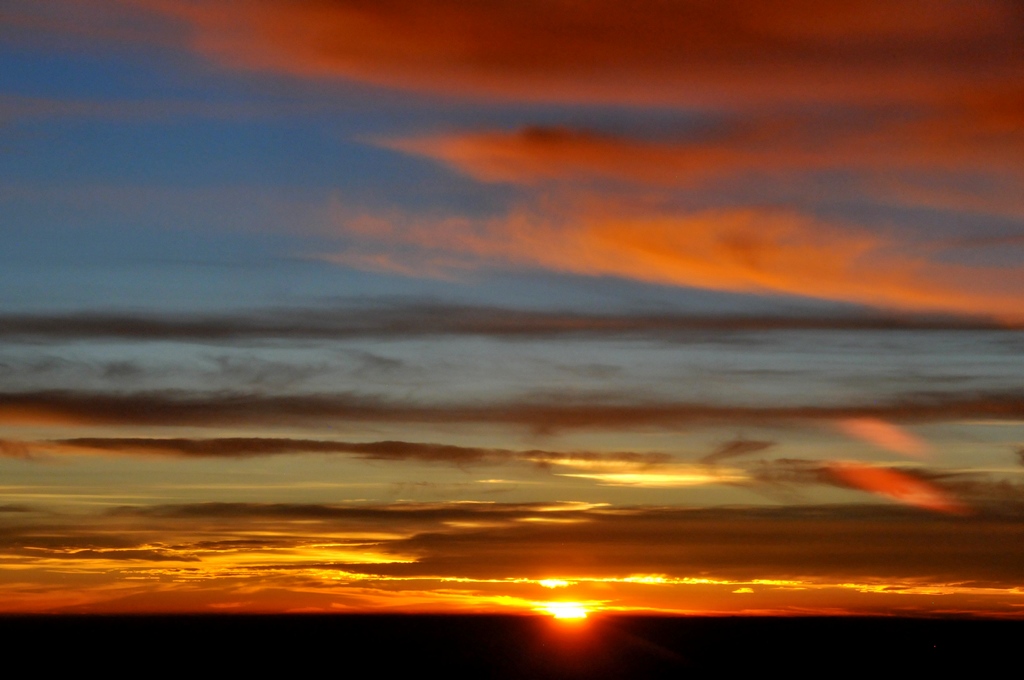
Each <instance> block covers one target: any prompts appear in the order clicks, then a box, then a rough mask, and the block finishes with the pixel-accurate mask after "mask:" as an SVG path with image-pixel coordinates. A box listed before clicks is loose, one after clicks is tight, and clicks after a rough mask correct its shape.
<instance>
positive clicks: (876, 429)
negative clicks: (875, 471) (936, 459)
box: [838, 418, 928, 458]
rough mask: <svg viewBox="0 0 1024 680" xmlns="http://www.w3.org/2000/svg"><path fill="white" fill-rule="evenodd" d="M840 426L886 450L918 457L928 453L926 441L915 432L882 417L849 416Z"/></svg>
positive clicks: (849, 432) (844, 430) (853, 435)
mask: <svg viewBox="0 0 1024 680" xmlns="http://www.w3.org/2000/svg"><path fill="white" fill-rule="evenodd" d="M838 427H839V429H840V430H842V431H843V432H844V433H845V434H848V435H850V436H851V437H856V438H857V439H861V440H863V441H866V442H868V443H869V444H874V445H875V446H878V447H880V448H883V449H885V450H886V451H892V452H894V453H902V454H904V455H907V456H914V457H917V458H920V457H923V456H925V455H926V454H927V453H928V443H927V442H926V441H924V440H923V439H921V438H920V437H918V436H917V435H915V434H914V433H913V432H910V431H909V430H906V429H904V428H902V427H900V426H898V425H894V424H892V423H889V422H886V421H884V420H882V419H880V418H847V419H845V420H840V421H839V423H838Z"/></svg>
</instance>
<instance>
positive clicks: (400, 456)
mask: <svg viewBox="0 0 1024 680" xmlns="http://www.w3.org/2000/svg"><path fill="white" fill-rule="evenodd" d="M6 443H7V444H10V446H11V447H12V448H16V450H19V451H20V450H25V451H26V452H27V450H28V446H29V445H28V443H24V442H6ZM4 444H5V442H0V451H2V450H3V449H2V446H3V445H4ZM36 445H37V446H40V447H44V448H46V447H48V446H49V447H54V446H55V447H57V448H58V449H61V448H70V449H75V450H83V451H92V452H110V453H124V454H131V455H139V456H147V455H149V456H153V455H156V456H172V457H181V458H250V457H254V456H273V455H286V454H303V453H321V454H334V453H336V454H347V455H352V456H357V457H359V458H365V459H370V460H391V461H418V462H426V463H449V464H454V465H472V464H491V465H494V464H500V463H508V462H517V461H518V462H523V463H531V464H534V465H540V466H549V465H552V464H554V463H558V462H562V463H570V464H571V463H573V462H591V461H615V462H620V463H628V464H632V465H638V466H651V465H658V464H662V463H667V462H668V461H669V460H671V456H669V455H668V454H663V453H634V452H612V453H597V452H586V451H566V452H561V451H543V450H538V449H531V450H525V451H515V450H510V449H496V448H486V447H471V446H453V445H450V444H431V443H420V442H405V441H377V442H345V441H332V440H324V439H288V438H278V439H272V438H260V437H235V438H218V439H183V438H170V439H166V438H165V439H160V438H129V437H121V438H99V437H78V438H74V439H55V440H50V441H48V442H37V443H36Z"/></svg>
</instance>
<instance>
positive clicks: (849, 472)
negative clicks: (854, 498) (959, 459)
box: [828, 463, 968, 515]
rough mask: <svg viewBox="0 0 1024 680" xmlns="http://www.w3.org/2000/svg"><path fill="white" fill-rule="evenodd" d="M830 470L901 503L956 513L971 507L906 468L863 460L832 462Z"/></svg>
mask: <svg viewBox="0 0 1024 680" xmlns="http://www.w3.org/2000/svg"><path fill="white" fill-rule="evenodd" d="M828 470H829V472H830V473H831V474H832V475H833V476H835V477H836V478H837V479H839V480H840V481H841V482H843V483H845V484H847V485H849V486H851V487H853V488H855V489H862V490H864V491H870V492H871V493H877V494H880V495H882V496H887V497H889V498H892V499H894V500H897V501H899V502H900V503H906V504H907V505H913V506H916V507H919V508H924V509H926V510H934V511H936V512H945V513H950V514H955V515H963V514H966V513H967V511H968V510H967V507H966V506H965V505H964V504H963V503H961V502H960V501H958V500H956V499H955V498H953V497H952V496H950V495H949V494H948V493H946V492H945V491H943V490H942V489H940V488H939V487H937V486H935V485H934V484H930V483H928V482H926V481H924V480H923V479H918V478H917V477H913V476H911V475H908V474H907V473H905V472H899V471H898V470H892V469H890V468H882V467H874V466H872V465H864V464H861V463H831V464H830V465H829V466H828Z"/></svg>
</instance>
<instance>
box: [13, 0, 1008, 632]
mask: <svg viewBox="0 0 1024 680" xmlns="http://www.w3.org/2000/svg"><path fill="white" fill-rule="evenodd" d="M1022 40H1024V11H1022V9H1021V5H1020V3H1017V2H1013V1H1012V0H971V1H970V2H968V1H967V0H927V1H925V0H899V1H898V2H882V1H880V0H843V1H841V2H833V3H824V4H823V3H813V2H809V1H806V0H785V1H783V2H775V3H770V4H767V5H766V4H765V3H758V2H753V1H751V0H727V1H724V2H717V3H706V2H688V1H687V2H661V1H660V0H641V1H639V2H634V3H630V4H629V5H628V6H626V5H623V4H622V3H613V2H606V1H605V0H596V1H595V2H589V3H585V4H581V3H578V2H568V1H561V0H558V1H554V2H548V1H545V2H537V1H535V0H525V1H523V2H501V1H495V2H483V3H481V2H462V1H458V0H442V1H440V2H433V3H429V4H426V5H425V4H423V3H413V2H408V1H407V0H388V1H384V2H373V3H366V2H355V1H352V2H350V1H348V0H333V1H330V2H328V1H325V0H288V1H286V0H258V1H255V2H248V1H246V2H243V1H241V0H224V1H219V2H213V1H205V0H113V1H111V2H100V1H98V0H53V1H51V2H46V3H38V2H29V1H28V0H12V1H11V2H9V3H7V4H6V5H5V6H4V8H3V9H2V10H0V157H2V158H3V163H2V164H0V211H2V212H3V214H4V223H3V225H2V226H0V230H3V232H4V238H3V243H4V248H3V249H2V252H0V290H2V292H3V294H2V295H0V609H2V610H3V611H4V612H51V613H86V612H172V611H173V612H230V611H251V612H297V611H323V612H339V611H340V612H368V611H377V612H382V611H387V612H510V613H536V612H551V611H557V610H558V609H559V607H563V608H564V607H567V606H568V603H576V604H577V605H580V606H582V607H584V608H589V609H591V610H599V611H605V612H612V613H614V612H651V613H666V614H701V613H702V614H778V615H807V614H887V615H892V614H904V615H913V616H948V615H953V616H987V617H1015V618H1020V617H1021V615H1022V612H1024V606H1022V605H1024V599H1022V598H1024V572H1022V567H1021V565H1024V559H1022V557H1024V556H1022V555H1021V554H1019V553H1020V550H1021V546H1024V540H1021V539H1022V538H1024V537H1022V536H1021V535H1020V533H1021V526H1022V524H1021V521H1020V520H1021V517H1022V513H1024V467H1022V465H1021V462H1022V456H1024V453H1022V452H1024V392H1022V390H1021V385H1022V384H1024V383H1022V380H1024V365H1022V364H1021V362H1020V361H1019V357H1020V353H1021V351H1024V335H1022V326H1024V303H1022V295H1021V292H1022V291H1024V266H1022V264H1024V221H1022V220H1024V201H1022V199H1021V196H1024V191H1022V189H1024V173H1022V166H1021V163H1020V160H1021V158H1024V99H1022V90H1021V83H1022V82H1024V56H1022V53H1021V51H1020V45H1021V44H1022Z"/></svg>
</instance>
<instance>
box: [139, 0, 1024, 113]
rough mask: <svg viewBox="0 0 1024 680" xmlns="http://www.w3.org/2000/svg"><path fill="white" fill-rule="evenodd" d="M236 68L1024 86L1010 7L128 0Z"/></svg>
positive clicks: (522, 93)
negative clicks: (1018, 80)
mask: <svg viewBox="0 0 1024 680" xmlns="http://www.w3.org/2000/svg"><path fill="white" fill-rule="evenodd" d="M121 5H122V6H126V7H130V8H133V9H143V10H149V11H152V12H154V13H156V14H157V15H158V16H164V17H167V18H168V19H171V20H173V21H175V22H177V23H178V24H179V26H180V27H182V28H183V29H184V30H183V32H182V36H181V40H182V41H183V42H184V43H185V44H186V45H187V46H188V47H189V48H190V49H192V50H194V51H196V52H198V53H200V54H202V55H204V56H206V57H208V58H210V59H212V60H214V61H216V62H218V63H220V64H223V65H225V66H229V67H233V68H244V69H255V70H262V71H275V72H279V73H287V74H292V75H297V76H302V77H314V78H339V79H346V80H355V81H362V82H368V83H373V84H377V85H385V86H389V87H397V88H403V89H410V90H419V91H427V92H434V93H446V94H452V93H454V94H460V95H464V96H471V97H486V98H499V99H526V100H533V101H552V100H554V101H570V102H616V103H642V104H650V103H659V104H675V105H678V104H692V103H707V102H722V101H726V102H729V101H737V100H740V101H750V100H754V101H786V100H803V101H815V100H817V101H821V100H825V101H830V100H831V101H836V100H840V101H851V100H852V101H864V100H867V101H882V102H885V101H908V100H909V101H921V100H949V99H954V100H955V99H963V98H965V97H970V96H973V97H977V96H980V94H985V93H989V92H992V91H1000V89H1005V88H1007V87H1009V86H1011V85H1012V84H1013V83H1015V82H1016V80H1015V79H1016V78H1017V77H1018V76H1019V74H1020V68H1021V64H1022V60H1021V57H1020V54H1019V52H1017V51H1015V45H1016V44H1017V41H1018V40H1019V37H1020V34H1021V30H1022V28H1021V15H1020V9H1019V6H1018V5H1017V4H1016V3H1014V2H1012V1H1010V0H983V1H982V2H978V1H976V0H974V1H970V2H968V1H966V0H944V1H942V2H930V1H926V0H906V1H904V2H899V3H891V2H883V1H882V0H843V1H842V2H836V3H829V5H828V6H824V5H821V4H820V3H816V2H811V1H810V0H787V1H786V2H778V3H772V4H771V5H769V6H766V5H764V4H763V3H757V2H752V1H751V0H729V1H727V2H717V3H700V2H684V3H665V2H658V1H656V0H643V1H642V2H639V3H631V4H630V5H629V7H628V8H627V7H625V6H623V5H621V4H620V3H616V2H611V1H609V0H599V1H598V2H591V3H587V5H586V6H585V7H584V6H581V5H579V4H578V3H573V2H544V1H542V0H528V1H525V2H516V3H475V2H460V1H458V0H444V1H442V2H436V3H431V4H430V5H429V6H424V5H423V4H422V3H417V2H412V1H409V0H400V1H397V2H388V3H373V4H367V3H362V2H355V1H342V2H331V3H326V2H322V1H319V0H303V1H300V2H292V1H287V0H265V1H264V2H260V3H256V4H254V3H251V2H242V1H240V0H229V1H225V2H203V1H202V0H121Z"/></svg>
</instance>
